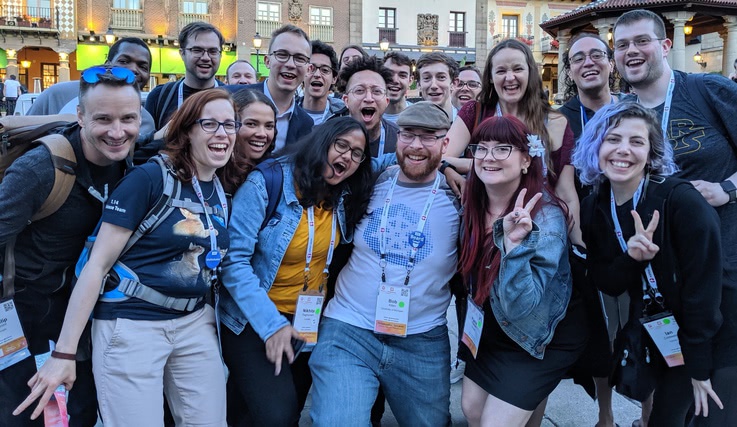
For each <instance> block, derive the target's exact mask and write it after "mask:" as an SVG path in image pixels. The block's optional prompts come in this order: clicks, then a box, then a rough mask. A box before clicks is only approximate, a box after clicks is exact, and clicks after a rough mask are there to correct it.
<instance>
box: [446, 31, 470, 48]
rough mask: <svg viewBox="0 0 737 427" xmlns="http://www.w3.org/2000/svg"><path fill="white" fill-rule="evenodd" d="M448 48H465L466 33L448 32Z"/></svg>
mask: <svg viewBox="0 0 737 427" xmlns="http://www.w3.org/2000/svg"><path fill="white" fill-rule="evenodd" d="M448 46H450V47H466V33H465V32H460V31H449V32H448Z"/></svg>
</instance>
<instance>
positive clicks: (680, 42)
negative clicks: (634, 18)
mask: <svg viewBox="0 0 737 427" xmlns="http://www.w3.org/2000/svg"><path fill="white" fill-rule="evenodd" d="M663 16H664V17H665V18H666V19H668V20H669V21H670V22H671V23H672V24H673V48H672V49H671V53H670V55H671V56H672V65H673V69H675V70H685V69H686V35H685V34H684V33H683V26H684V25H686V22H688V21H689V20H690V19H691V18H693V16H694V14H693V13H690V12H683V11H678V12H666V13H663Z"/></svg>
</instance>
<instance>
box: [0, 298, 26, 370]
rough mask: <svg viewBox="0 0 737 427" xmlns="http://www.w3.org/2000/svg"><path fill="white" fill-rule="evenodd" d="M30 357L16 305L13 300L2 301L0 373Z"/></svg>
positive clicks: (0, 303) (0, 309) (0, 306)
mask: <svg viewBox="0 0 737 427" xmlns="http://www.w3.org/2000/svg"><path fill="white" fill-rule="evenodd" d="M30 355H31V352H30V351H29V350H28V341H27V340H26V337H25V336H24V335H23V327H22V326H21V324H20V319H19V318H18V311H17V310H16V308H15V303H14V302H13V300H12V299H5V300H0V371H2V370H3V369H5V368H7V367H8V366H12V365H14V364H16V363H18V362H20V361H21V360H24V359H25V358H27V357H29V356H30Z"/></svg>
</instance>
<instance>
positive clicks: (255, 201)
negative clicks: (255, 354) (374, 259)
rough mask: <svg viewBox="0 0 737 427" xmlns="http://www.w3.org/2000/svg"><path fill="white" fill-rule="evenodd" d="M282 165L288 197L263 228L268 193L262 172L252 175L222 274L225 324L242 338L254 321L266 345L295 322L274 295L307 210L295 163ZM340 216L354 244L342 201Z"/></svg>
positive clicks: (234, 219)
mask: <svg viewBox="0 0 737 427" xmlns="http://www.w3.org/2000/svg"><path fill="white" fill-rule="evenodd" d="M279 162H280V163H281V164H282V171H283V173H284V183H283V187H282V188H283V191H282V196H281V200H279V204H278V205H277V207H276V211H275V212H274V215H273V216H272V218H271V219H270V220H269V221H268V223H267V224H266V226H265V227H264V228H263V229H261V224H262V223H263V220H264V217H265V216H266V205H267V203H268V193H267V191H266V183H265V180H264V176H263V175H262V174H261V172H259V171H258V170H254V171H252V172H251V173H250V174H249V175H248V178H247V179H246V182H245V183H244V184H243V185H242V186H241V188H240V189H239V190H238V192H236V194H235V197H234V198H233V214H232V216H231V218H230V224H229V225H228V233H230V250H229V251H228V253H227V255H226V256H225V259H224V260H223V270H222V278H223V286H224V287H225V290H224V291H222V292H221V295H220V304H219V305H218V312H219V314H220V321H221V322H222V323H223V325H225V326H226V327H228V328H229V329H230V330H231V331H233V332H234V333H236V334H240V333H241V332H242V331H243V329H244V328H245V326H246V323H247V322H250V324H251V326H252V327H253V329H254V330H255V331H256V333H257V334H258V335H259V336H260V337H261V339H262V340H264V341H266V340H267V339H269V337H271V336H272V335H273V334H274V333H275V332H276V331H278V330H279V329H281V328H283V327H284V326H286V325H288V324H289V321H287V319H286V318H285V317H284V316H283V315H281V314H280V313H279V311H278V310H277V309H276V306H275V305H274V303H273V302H272V301H271V299H270V298H269V295H268V293H269V290H270V289H271V285H272V284H273V283H274V278H275V277H276V273H277V271H278V270H279V267H280V266H281V262H282V259H283V258H284V254H285V253H286V251H287V247H289V243H290V242H291V241H292V237H294V233H295V231H296V230H297V226H298V225H299V221H300V218H301V217H302V211H303V208H302V206H301V205H300V204H299V200H298V199H297V195H296V194H295V188H294V184H293V181H294V178H293V175H292V165H291V164H287V163H286V160H285V159H284V158H280V159H279ZM337 212H338V223H339V224H340V233H341V238H342V240H343V241H345V242H350V241H351V240H352V239H353V230H346V226H345V208H344V205H343V198H342V197H341V199H340V201H339V204H338V208H337ZM298 285H300V286H301V283H300V284H298Z"/></svg>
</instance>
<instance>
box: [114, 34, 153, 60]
mask: <svg viewBox="0 0 737 427" xmlns="http://www.w3.org/2000/svg"><path fill="white" fill-rule="evenodd" d="M123 43H130V44H135V45H138V46H141V47H143V48H145V49H146V52H148V62H149V64H150V63H151V60H152V58H151V49H150V48H149V47H148V45H147V44H146V42H145V41H143V39H141V38H138V37H123V38H120V39H118V40H117V41H116V42H115V43H113V45H112V46H110V50H109V51H108V52H107V62H113V60H114V59H115V57H116V56H118V53H120V47H121V46H122V45H123Z"/></svg>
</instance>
